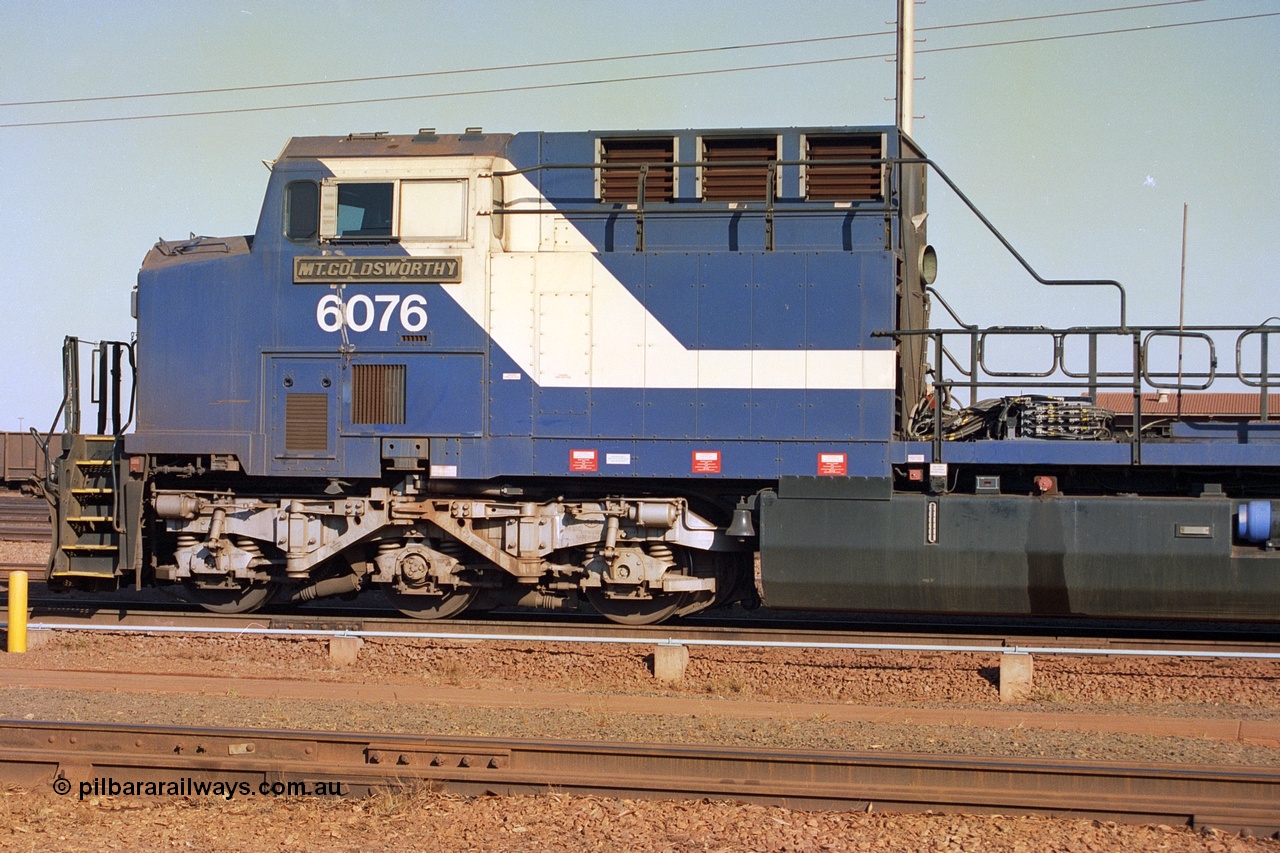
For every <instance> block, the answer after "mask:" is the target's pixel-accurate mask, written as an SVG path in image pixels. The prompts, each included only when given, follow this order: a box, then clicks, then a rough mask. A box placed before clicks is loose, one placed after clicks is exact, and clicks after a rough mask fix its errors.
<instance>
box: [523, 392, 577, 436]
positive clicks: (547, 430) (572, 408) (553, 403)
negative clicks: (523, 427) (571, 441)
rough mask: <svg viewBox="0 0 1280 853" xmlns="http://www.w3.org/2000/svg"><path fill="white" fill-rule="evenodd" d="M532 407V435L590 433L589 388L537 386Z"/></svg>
mask: <svg viewBox="0 0 1280 853" xmlns="http://www.w3.org/2000/svg"><path fill="white" fill-rule="evenodd" d="M534 406H535V408H534V412H533V433H534V435H537V436H543V437H555V436H586V435H589V434H590V428H589V423H590V418H589V415H590V410H591V389H589V388H537V389H536V391H535V393H534Z"/></svg>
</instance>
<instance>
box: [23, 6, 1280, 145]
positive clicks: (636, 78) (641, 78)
mask: <svg viewBox="0 0 1280 853" xmlns="http://www.w3.org/2000/svg"><path fill="white" fill-rule="evenodd" d="M1184 2H1185V0H1184ZM1275 17H1280V12H1264V13H1260V14H1256V15H1241V16H1238V17H1233V18H1214V19H1211V20H1204V21H1183V22H1178V23H1172V24H1150V25H1146V26H1141V27H1125V28H1121V29H1114V30H1099V31H1094V32H1087V33H1072V34H1068V35H1056V36H1037V37H1030V38H1021V39H1011V40H1008V41H996V42H986V43H982V44H969V45H956V46H953V47H934V48H924V49H921V50H917V51H916V53H917V54H922V53H946V52H951V51H958V50H975V49H979V48H990V47H1006V46H1010V45H1021V44H1034V43H1037V42H1049V41H1061V40H1065V39H1078V38H1089V37H1094V36H1103V35H1117V34H1128V33H1139V32H1153V31H1155V30H1167V29H1174V28H1179V27H1191V26H1200V25H1204V24H1221V23H1231V22H1237V21H1250V20H1257V19H1260V18H1275ZM894 56H896V53H874V54H863V55H860V56H844V57H836V58H830V59H810V60H801V61H796V62H775V63H767V64H760V65H743V66H738V67H734V68H712V69H705V70H702V71H675V72H666V73H661V74H640V75H632V76H627V77H606V78H601V79H595V80H575V81H569V82H565V83H531V84H528V85H524V86H495V87H490V88H484V89H469V90H460V91H452V92H433V93H429V94H424V95H398V96H389V97H381V98H353V99H349V100H341V101H322V102H315V103H306V104H279V105H275V106H266V107H229V108H226V109H216V110H192V111H187V112H172V113H150V114H145V115H134V116H106V117H103V118H79V119H60V120H54V121H32V122H12V123H8V124H0V129H5V128H19V127H57V126H64V125H74V124H105V123H112V122H130V121H150V120H154V119H167V118H194V117H204V116H220V115H236V114H248V113H265V112H280V111H284V110H302V109H319V108H323V107H344V106H357V105H364V104H387V103H397V102H405V101H426V100H435V99H439V98H458V97H472V96H476V95H495V94H511V93H518V92H534V91H549V90H554V89H570V88H578V87H584V86H601V85H612V84H618V83H638V82H649V81H653V80H674V79H681V78H689V77H706V76H711V75H716V74H735V73H741V72H745V71H770V70H777V69H782V68H803V67H806V66H814V65H832V64H836V63H843V62H858V61H862V60H867V59H891V58H893V57H894Z"/></svg>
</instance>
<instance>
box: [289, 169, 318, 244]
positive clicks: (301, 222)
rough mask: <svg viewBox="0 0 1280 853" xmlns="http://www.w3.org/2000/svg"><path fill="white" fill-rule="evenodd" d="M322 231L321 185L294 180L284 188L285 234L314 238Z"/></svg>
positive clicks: (294, 238) (291, 236) (290, 236)
mask: <svg viewBox="0 0 1280 853" xmlns="http://www.w3.org/2000/svg"><path fill="white" fill-rule="evenodd" d="M319 233H320V185H319V184H317V183H316V182H315V181H293V182H291V183H289V184H287V185H286V186H285V188H284V236H285V237H287V238H289V239H290V240H299V241H303V240H314V239H316V236H317V235H318V234H319Z"/></svg>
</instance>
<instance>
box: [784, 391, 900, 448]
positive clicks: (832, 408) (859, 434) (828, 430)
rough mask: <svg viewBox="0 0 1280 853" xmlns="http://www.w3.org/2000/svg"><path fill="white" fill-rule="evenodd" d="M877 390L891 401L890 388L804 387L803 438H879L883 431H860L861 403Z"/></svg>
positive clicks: (840, 439)
mask: <svg viewBox="0 0 1280 853" xmlns="http://www.w3.org/2000/svg"><path fill="white" fill-rule="evenodd" d="M871 394H878V395H880V396H884V397H887V398H888V405H892V404H893V393H892V392H890V391H874V392H872V391H832V390H817V391H815V390H810V391H806V392H805V395H804V398H805V403H804V405H805V413H804V414H805V418H804V422H805V438H825V439H831V440H833V441H848V440H850V439H870V440H873V441H874V440H876V439H881V438H883V436H884V435H885V434H884V433H872V434H870V435H868V434H866V433H865V432H864V431H863V426H862V406H863V404H864V402H865V401H866V399H867V397H868V396H869V395H871Z"/></svg>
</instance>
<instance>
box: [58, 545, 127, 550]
mask: <svg viewBox="0 0 1280 853" xmlns="http://www.w3.org/2000/svg"><path fill="white" fill-rule="evenodd" d="M59 550H62V551H119V550H120V548H119V546H116V545H62V546H60V547H59Z"/></svg>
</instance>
